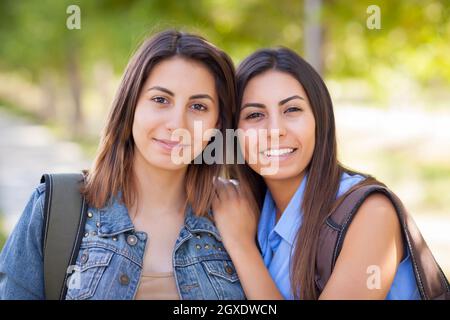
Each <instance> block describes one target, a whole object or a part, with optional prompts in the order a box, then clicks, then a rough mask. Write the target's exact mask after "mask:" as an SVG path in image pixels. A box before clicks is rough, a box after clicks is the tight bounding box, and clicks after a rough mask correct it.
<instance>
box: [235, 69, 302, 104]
mask: <svg viewBox="0 0 450 320" xmlns="http://www.w3.org/2000/svg"><path fill="white" fill-rule="evenodd" d="M295 94H297V95H299V96H301V97H304V98H305V100H306V98H307V97H306V93H305V90H304V89H303V86H302V85H301V84H300V82H299V81H298V80H297V79H296V78H294V77H293V76H292V75H290V74H289V73H286V72H282V71H278V70H268V71H265V72H263V73H261V74H259V75H257V76H255V77H253V78H252V79H250V81H249V82H248V83H247V85H246V87H245V89H244V95H243V103H246V102H257V101H276V102H278V101H280V100H283V99H285V98H286V97H289V96H292V95H295ZM250 100H251V101H250Z"/></svg>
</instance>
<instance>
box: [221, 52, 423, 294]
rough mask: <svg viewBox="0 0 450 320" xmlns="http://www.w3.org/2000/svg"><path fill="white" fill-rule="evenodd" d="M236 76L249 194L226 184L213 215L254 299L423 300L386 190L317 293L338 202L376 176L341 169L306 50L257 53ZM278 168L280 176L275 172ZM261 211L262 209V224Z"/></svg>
mask: <svg viewBox="0 0 450 320" xmlns="http://www.w3.org/2000/svg"><path fill="white" fill-rule="evenodd" d="M236 74H237V86H238V87H237V97H238V110H239V111H238V112H237V113H236V117H235V126H236V127H237V128H239V129H241V130H242V133H243V134H242V135H241V138H240V139H239V141H240V142H241V149H242V151H243V153H244V158H245V160H246V164H245V165H239V167H238V168H237V169H238V171H237V177H238V179H239V180H240V186H239V187H236V186H235V184H233V183H226V182H225V183H222V184H221V187H220V189H219V191H218V196H217V197H216V198H215V201H214V202H213V211H214V215H215V221H216V225H217V227H218V228H219V230H220V232H221V234H222V238H223V241H224V244H225V247H226V248H227V250H228V252H229V253H230V255H231V257H232V259H233V262H234V263H235V266H236V269H237V271H238V274H239V277H240V280H241V283H242V285H243V287H244V290H245V292H246V294H247V298H249V299H252V298H256V299H268V298H272V299H282V298H284V299H296V298H297V299H298V298H300V299H419V298H420V295H419V292H418V288H417V284H416V280H415V276H414V272H413V266H412V260H411V255H410V252H408V249H407V246H406V242H405V241H403V239H402V233H401V227H400V222H399V220H398V217H397V214H396V211H395V209H394V207H393V205H392V203H391V202H390V200H389V199H388V198H387V197H386V196H384V195H382V194H379V193H378V194H373V195H370V196H369V197H368V198H367V199H366V200H365V201H364V202H363V204H362V206H361V207H360V209H359V210H358V212H357V214H356V216H355V219H354V220H353V221H352V222H351V225H350V227H349V229H348V232H347V234H346V236H345V240H344V243H343V247H342V250H341V252H340V254H339V256H338V258H337V261H336V265H335V268H334V269H333V272H332V274H331V277H330V279H329V280H328V282H327V283H326V285H325V287H324V289H323V291H322V292H320V293H319V292H317V288H316V285H315V262H316V259H315V258H316V253H317V248H318V240H319V230H320V227H321V226H322V222H323V221H324V219H325V218H326V216H327V215H328V214H329V213H330V212H331V209H332V207H333V205H334V203H335V201H336V199H337V198H339V197H340V196H341V195H343V194H344V193H345V192H346V191H347V190H349V189H350V188H351V187H352V186H355V185H356V184H358V183H359V182H361V181H363V180H364V179H366V177H367V176H365V175H363V174H360V173H357V172H353V171H351V170H349V169H346V168H345V167H343V166H342V165H341V164H340V163H339V162H338V160H337V143H336V135H335V123H334V115H333V106H332V102H331V99H330V96H329V93H328V90H327V88H326V86H325V84H324V82H323V81H322V79H321V77H320V76H319V75H318V74H317V73H316V72H315V71H314V69H313V68H312V67H311V66H310V65H309V64H308V63H307V62H306V61H304V60H303V59H302V58H301V57H299V56H298V55H297V54H296V53H294V52H293V51H291V50H289V49H286V48H279V49H273V50H271V49H264V50H260V51H257V52H255V53H254V54H252V55H250V56H249V57H248V58H246V59H245V60H244V61H243V62H242V63H241V64H240V66H239V68H238V69H237V72H236ZM273 129H274V130H273ZM252 130H256V131H260V132H262V133H263V134H261V135H255V136H257V137H258V139H259V140H258V141H257V143H256V144H255V143H254V144H251V143H249V141H248V137H251V135H250V134H248V133H249V132H251V131H252ZM262 130H266V134H264V131H262ZM271 130H273V132H271ZM262 139H266V144H265V143H264V142H263V141H262ZM244 142H245V143H244ZM252 157H253V159H254V161H253V162H252ZM273 164H275V166H273V167H272V168H276V169H277V170H274V171H272V172H271V168H270V167H271V166H272V165H273ZM264 169H266V170H267V171H266V173H264V172H263V170H264ZM239 188H243V189H244V188H250V189H251V190H252V191H253V195H254V197H253V198H254V200H255V201H256V203H255V204H254V205H252V201H250V200H251V199H246V198H244V197H241V196H239V192H238V189H239ZM255 201H253V202H255ZM253 206H256V207H258V208H259V210H260V215H259V222H258V221H257V218H256V217H255V215H254V214H253V213H252V212H253V211H252V209H251V208H252V207H253ZM255 237H256V242H255ZM372 267H375V268H373V269H370V268H372ZM368 270H369V271H370V270H378V271H379V272H378V275H379V283H376V284H374V286H372V285H368V284H367V283H368V277H369V276H370V273H368ZM267 271H269V273H270V276H269V275H268V272H267ZM370 272H373V271H370Z"/></svg>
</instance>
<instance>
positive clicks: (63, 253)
mask: <svg viewBox="0 0 450 320" xmlns="http://www.w3.org/2000/svg"><path fill="white" fill-rule="evenodd" d="M44 182H45V205H44V232H43V254H44V284H45V297H46V299H48V300H58V299H59V300H63V299H65V295H66V292H67V285H66V284H67V279H68V277H69V276H70V273H71V269H72V268H69V266H73V265H74V264H75V262H76V258H77V255H78V251H79V248H80V244H81V239H82V234H83V232H84V225H85V223H86V214H85V212H86V210H87V205H86V202H85V199H84V197H83V196H82V195H81V194H80V188H81V186H82V185H83V183H84V176H83V174H81V173H74V174H71V173H67V174H66V173H64V174H44V175H43V176H42V178H41V183H44Z"/></svg>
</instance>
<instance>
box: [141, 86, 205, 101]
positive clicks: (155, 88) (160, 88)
mask: <svg viewBox="0 0 450 320" xmlns="http://www.w3.org/2000/svg"><path fill="white" fill-rule="evenodd" d="M150 90H159V91H162V92H165V93H167V94H168V95H170V96H171V97H174V96H175V94H174V93H173V92H172V91H170V90H169V89H166V88H163V87H160V86H154V87H151V88H149V89H148V90H147V91H150ZM189 99H190V100H192V99H209V100H211V101H212V102H214V99H213V98H212V97H211V96H210V95H209V94H206V93H205V94H194V95H192V96H190V97H189Z"/></svg>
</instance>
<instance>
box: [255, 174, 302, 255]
mask: <svg viewBox="0 0 450 320" xmlns="http://www.w3.org/2000/svg"><path fill="white" fill-rule="evenodd" d="M306 181H307V174H306V175H305V177H304V178H303V179H302V182H301V183H300V185H299V187H298V188H297V190H296V191H295V193H294V195H293V196H292V198H291V200H290V201H289V204H288V205H287V207H286V209H285V210H284V212H283V214H282V215H281V217H280V219H279V220H278V222H277V223H276V224H275V216H276V207H275V202H274V200H273V198H272V195H271V194H270V191H269V190H267V191H266V196H265V198H264V204H263V209H262V212H261V218H260V221H259V226H258V229H259V232H258V241H259V244H260V246H261V247H262V248H263V247H266V245H267V242H268V241H269V238H270V237H271V234H272V232H275V233H276V234H278V235H279V236H280V237H281V238H283V239H284V240H285V241H286V242H287V243H289V245H290V246H293V245H294V241H295V237H296V236H297V232H298V229H299V228H300V225H301V222H302V215H303V212H302V210H301V206H302V202H303V195H304V193H305V188H306Z"/></svg>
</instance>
